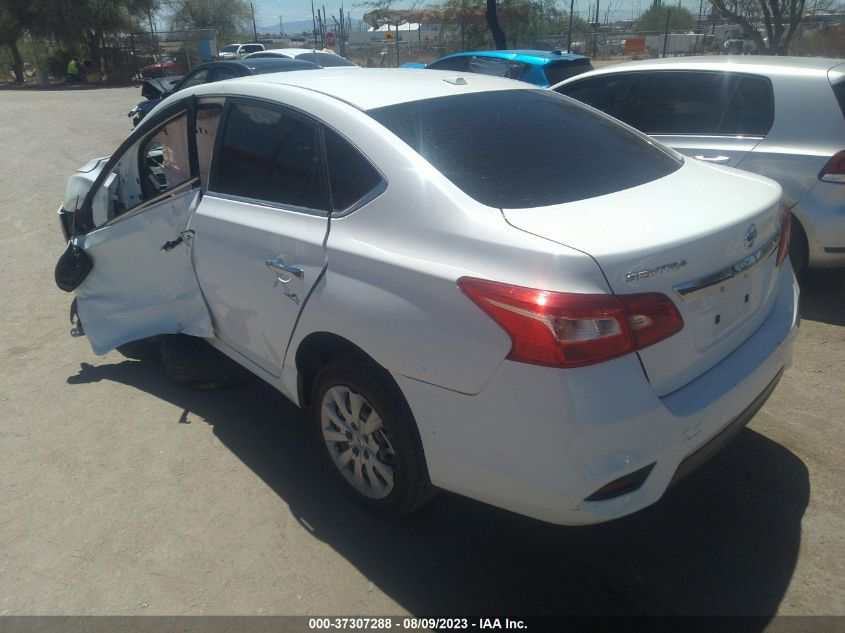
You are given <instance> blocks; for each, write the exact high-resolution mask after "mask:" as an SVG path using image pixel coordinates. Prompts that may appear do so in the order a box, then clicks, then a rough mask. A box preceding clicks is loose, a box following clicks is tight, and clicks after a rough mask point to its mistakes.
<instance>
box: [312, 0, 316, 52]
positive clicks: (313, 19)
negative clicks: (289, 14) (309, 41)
mask: <svg viewBox="0 0 845 633" xmlns="http://www.w3.org/2000/svg"><path fill="white" fill-rule="evenodd" d="M311 25H312V26H313V27H314V31H313V33H314V48H315V49H316V48H317V18H315V17H314V0H311Z"/></svg>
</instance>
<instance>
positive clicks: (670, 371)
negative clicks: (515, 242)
mask: <svg viewBox="0 0 845 633" xmlns="http://www.w3.org/2000/svg"><path fill="white" fill-rule="evenodd" d="M781 195H782V192H781V188H780V186H779V185H778V184H777V183H775V182H773V181H771V180H768V179H765V178H762V177H759V176H756V175H753V174H749V173H746V172H739V171H735V170H732V169H727V168H722V167H714V166H711V165H704V164H700V163H698V162H697V161H692V160H687V161H686V162H685V164H684V166H683V167H682V168H681V169H679V170H678V171H676V172H674V173H672V174H670V175H668V176H665V177H663V178H660V179H658V180H655V181H652V182H650V183H647V184H645V185H641V186H638V187H634V188H632V189H627V190H623V191H619V192H616V193H613V194H610V195H606V196H600V197H596V198H590V199H586V200H580V201H577V202H570V203H567V204H561V205H554V206H549V207H541V208H534V209H503V210H502V211H503V213H504V215H505V218H506V219H507V221H508V222H509V223H510V224H511V225H512V226H514V227H516V228H518V229H521V230H524V231H527V232H529V233H532V234H535V235H538V236H542V237H545V238H547V239H550V240H553V241H555V242H558V243H560V244H564V245H566V246H569V247H571V248H575V249H578V250H580V251H583V252H584V253H586V254H588V255H590V256H591V257H592V258H593V259H594V260H595V261H596V263H597V264H598V265H599V267H600V268H601V269H602V272H603V273H604V275H605V277H606V278H607V281H608V284H609V286H610V288H611V290H612V291H613V292H614V293H615V294H619V295H623V294H633V293H641V292H660V293H663V294H665V295H666V296H667V297H669V298H670V299H671V300H672V301H673V302H674V303H675V305H676V306H677V307H678V310H679V311H680V313H681V315H682V316H683V319H684V328H683V329H682V330H681V331H680V332H678V333H677V334H675V335H673V336H671V337H669V338H668V339H665V340H663V341H660V342H659V343H656V344H654V345H652V346H650V347H647V348H645V349H643V350H640V352H638V353H639V355H640V359H641V360H642V364H643V367H644V369H645V371H646V373H647V374H648V377H649V380H650V382H651V384H652V386H653V388H654V390H655V392H656V393H657V394H658V395H659V396H663V395H666V394H668V393H671V392H672V391H674V390H676V389H678V388H680V387H682V386H683V385H685V384H686V383H688V382H690V381H691V380H693V379H695V378H696V377H697V376H699V375H701V374H702V373H703V372H705V371H707V370H708V369H710V368H711V367H713V366H714V365H715V364H717V363H718V362H719V361H721V360H722V359H723V358H725V357H726V356H727V355H728V354H730V353H731V352H732V351H733V350H734V349H735V348H736V347H737V346H738V345H739V344H740V343H742V342H743V341H744V340H745V339H746V338H748V336H750V335H751V334H752V333H753V332H754V331H755V330H756V329H757V328H758V327H759V326H760V324H761V323H762V322H763V321H764V320H765V318H766V316H767V315H768V313H769V311H770V309H771V306H772V304H773V301H774V292H773V290H774V288H775V281H776V279H777V276H778V274H779V272H780V271H779V269H776V267H775V260H776V252H777V241H778V237H779V219H778V212H779V207H780V201H781Z"/></svg>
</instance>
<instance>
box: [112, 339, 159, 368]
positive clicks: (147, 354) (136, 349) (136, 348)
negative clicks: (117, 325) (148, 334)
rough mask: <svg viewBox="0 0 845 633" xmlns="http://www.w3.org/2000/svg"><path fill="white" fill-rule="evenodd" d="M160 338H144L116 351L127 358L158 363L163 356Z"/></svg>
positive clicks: (117, 348)
mask: <svg viewBox="0 0 845 633" xmlns="http://www.w3.org/2000/svg"><path fill="white" fill-rule="evenodd" d="M159 341H160V339H159V338H158V337H154V338H142V339H140V340H138V341H129V342H128V343H124V344H123V345H118V346H117V347H116V348H115V349H116V350H117V351H118V352H120V353H121V354H122V355H123V356H125V357H126V358H129V359H131V360H140V361H142V362H145V363H146V362H152V361H157V360H158V359H159V358H160V356H161V351H160V350H159Z"/></svg>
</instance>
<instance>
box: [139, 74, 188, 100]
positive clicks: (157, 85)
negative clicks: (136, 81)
mask: <svg viewBox="0 0 845 633" xmlns="http://www.w3.org/2000/svg"><path fill="white" fill-rule="evenodd" d="M180 79H182V75H171V76H169V77H156V78H155V79H147V80H145V81H144V83H143V84H142V85H141V96H142V97H144V98H145V99H161V97H162V95H164V93H166V92H170V91H171V90H173V86H175V85H176V84H177V83H179V80H180Z"/></svg>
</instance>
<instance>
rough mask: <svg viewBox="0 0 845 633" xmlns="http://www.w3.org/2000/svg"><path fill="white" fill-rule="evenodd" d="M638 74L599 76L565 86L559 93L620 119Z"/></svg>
mask: <svg viewBox="0 0 845 633" xmlns="http://www.w3.org/2000/svg"><path fill="white" fill-rule="evenodd" d="M636 76H637V75H636V73H619V74H616V75H599V76H598V77H590V78H588V79H582V80H581V81H575V82H573V83H570V84H565V85H563V86H560V87H559V88H557V89H556V90H557V92H559V93H560V94H562V95H566V96H567V97H572V98H573V99H577V100H578V101H580V102H582V103H586V104H587V105H591V106H593V107H594V108H596V109H597V110H601V111H602V112H607V113H608V114H609V115H610V116H615V117H617V118H619V111H620V110H621V108H622V106H623V105H624V104H625V99H626V98H627V96H628V91H629V90H630V89H631V86H632V85H634V80H635V78H636Z"/></svg>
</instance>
